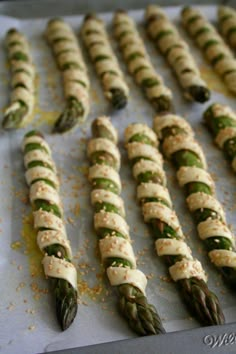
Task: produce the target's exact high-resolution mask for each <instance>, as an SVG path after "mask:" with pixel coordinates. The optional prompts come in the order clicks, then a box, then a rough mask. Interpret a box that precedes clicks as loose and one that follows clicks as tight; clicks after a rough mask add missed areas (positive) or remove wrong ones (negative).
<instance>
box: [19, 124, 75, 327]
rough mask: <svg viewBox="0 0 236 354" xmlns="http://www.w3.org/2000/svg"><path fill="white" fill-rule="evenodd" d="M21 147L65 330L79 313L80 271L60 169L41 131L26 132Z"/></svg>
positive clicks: (39, 234)
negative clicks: (75, 261) (65, 218)
mask: <svg viewBox="0 0 236 354" xmlns="http://www.w3.org/2000/svg"><path fill="white" fill-rule="evenodd" d="M22 150H23V153H24V165H25V168H26V173H25V178H26V182H27V184H28V186H29V188H30V192H29V197H30V202H31V204H32V207H33V210H34V213H33V214H34V228H35V229H36V230H37V244H38V247H39V248H40V250H41V251H42V252H43V254H44V257H43V260H42V264H43V268H44V273H45V276H46V277H47V278H49V279H50V283H51V285H52V292H53V296H54V298H55V303H56V314H57V319H58V322H59V324H60V326H61V328H62V330H65V329H67V328H68V327H69V326H70V325H71V323H72V322H73V320H74V318H75V316H76V313H77V272H76V268H75V266H74V265H73V264H72V263H71V258H72V253H71V248H70V244H69V241H68V239H67V235H66V229H65V226H64V223H63V219H62V218H63V209H62V204H61V200H60V196H59V181H58V177H57V171H56V167H55V164H54V162H53V160H52V156H51V149H50V147H49V145H48V144H47V142H46V141H45V140H44V137H43V135H42V134H41V133H40V132H38V131H30V132H29V133H27V134H26V135H25V137H24V139H23V144H22Z"/></svg>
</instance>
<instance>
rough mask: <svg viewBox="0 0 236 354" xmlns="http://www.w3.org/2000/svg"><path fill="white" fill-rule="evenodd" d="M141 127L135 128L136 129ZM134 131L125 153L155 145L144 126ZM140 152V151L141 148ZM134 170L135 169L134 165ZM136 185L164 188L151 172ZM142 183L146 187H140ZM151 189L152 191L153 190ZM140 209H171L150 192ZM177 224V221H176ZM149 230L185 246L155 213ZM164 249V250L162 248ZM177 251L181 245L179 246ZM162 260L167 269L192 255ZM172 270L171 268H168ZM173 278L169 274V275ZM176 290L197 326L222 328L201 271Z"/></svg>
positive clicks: (220, 315)
mask: <svg viewBox="0 0 236 354" xmlns="http://www.w3.org/2000/svg"><path fill="white" fill-rule="evenodd" d="M138 126H140V125H137V127H138ZM133 127H135V124H134V125H130V126H129V127H128V128H127V130H126V131H127V139H126V142H127V149H128V152H129V151H130V148H131V147H132V143H133V142H135V141H136V142H139V143H142V146H143V151H145V147H146V146H150V145H151V146H154V147H155V145H156V144H155V142H154V140H153V141H151V140H150V136H149V135H148V134H147V133H146V131H147V129H148V128H147V126H145V125H144V124H143V125H142V127H141V126H140V132H139V134H134V135H132V134H131V133H128V132H131V129H132V128H133ZM149 131H150V133H153V132H152V131H151V130H149ZM140 150H141V147H140ZM146 158H148V159H150V161H152V162H154V163H155V160H154V159H153V156H151V154H150V156H146ZM137 159H138V157H137V158H136V159H135V160H134V159H132V160H131V162H132V163H133V166H134V170H135V164H136V163H137ZM142 161H144V160H143V157H142V156H140V158H139V160H138V163H142ZM136 166H137V165H136ZM158 166H159V168H160V169H162V167H161V166H160V165H158V164H157V168H158ZM162 174H163V176H164V171H163V170H162ZM136 179H137V182H138V184H139V186H141V187H142V186H145V189H146V190H147V188H148V183H151V184H152V186H154V185H153V183H154V184H156V185H157V186H158V185H161V186H163V187H165V179H163V178H162V179H161V178H160V175H159V178H157V176H156V174H155V173H154V172H153V171H152V173H149V171H148V170H146V168H144V167H143V172H140V173H139V175H137V176H136ZM143 183H145V184H144V185H143ZM152 188H153V187H152ZM141 203H142V205H144V206H145V204H146V203H148V204H147V205H148V207H149V208H150V209H151V208H152V203H154V204H153V205H156V204H157V203H158V204H159V205H160V206H161V205H165V206H167V207H168V208H170V209H171V205H170V204H169V203H170V201H167V200H166V199H164V197H163V196H162V195H161V193H160V192H159V194H158V192H156V191H152V196H151V195H150V193H149V195H148V197H144V198H142V199H141ZM176 220H177V219H176ZM150 226H151V230H152V233H153V235H154V236H155V239H156V240H162V239H166V240H168V239H176V240H181V241H182V242H183V243H184V242H185V241H184V239H183V236H181V229H180V227H179V228H178V231H176V230H174V229H173V227H172V226H171V225H170V224H168V223H166V222H164V221H163V220H161V216H160V215H159V214H158V213H156V214H155V217H153V218H152V219H151V220H150ZM162 247H163V246H162ZM179 248H180V245H179ZM162 258H163V259H164V260H165V262H166V263H167V265H168V267H169V268H170V267H172V266H174V265H175V264H179V263H178V262H181V261H183V260H186V261H188V259H191V253H190V254H184V253H182V254H181V251H180V250H179V253H178V252H177V254H171V253H170V254H168V255H162ZM170 269H171V268H170ZM171 274H172V273H171ZM176 283H177V286H178V288H179V290H180V293H181V295H182V299H183V302H184V304H185V305H186V306H187V307H188V309H189V310H190V312H191V313H192V314H193V316H194V317H196V318H197V319H198V320H199V322H200V323H201V324H203V325H217V324H222V323H224V315H223V312H222V310H221V307H220V304H219V300H218V298H217V297H216V295H215V294H214V293H213V292H211V291H210V290H209V289H208V287H207V284H206V281H205V280H204V278H201V277H200V271H198V272H197V274H195V275H194V274H192V275H191V276H190V277H188V278H187V277H184V276H183V277H181V278H180V279H178V280H176Z"/></svg>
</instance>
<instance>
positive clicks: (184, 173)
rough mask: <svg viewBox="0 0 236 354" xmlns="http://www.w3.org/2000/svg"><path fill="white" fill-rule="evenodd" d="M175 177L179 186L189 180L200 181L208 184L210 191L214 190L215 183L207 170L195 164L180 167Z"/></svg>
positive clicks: (189, 181)
mask: <svg viewBox="0 0 236 354" xmlns="http://www.w3.org/2000/svg"><path fill="white" fill-rule="evenodd" d="M177 179H178V182H179V184H180V186H181V187H183V186H185V185H186V184H188V183H191V182H201V183H204V184H206V185H207V186H209V187H210V188H211V191H212V192H214V189H215V184H214V181H213V179H212V178H211V175H210V174H209V173H208V172H207V171H205V170H203V169H202V168H199V167H196V166H182V167H180V168H179V170H178V172H177Z"/></svg>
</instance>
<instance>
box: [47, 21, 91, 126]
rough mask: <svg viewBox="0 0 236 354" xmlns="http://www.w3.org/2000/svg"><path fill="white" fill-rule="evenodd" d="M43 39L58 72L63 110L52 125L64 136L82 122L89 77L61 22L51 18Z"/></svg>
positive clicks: (86, 109)
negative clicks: (46, 42)
mask: <svg viewBox="0 0 236 354" xmlns="http://www.w3.org/2000/svg"><path fill="white" fill-rule="evenodd" d="M46 39H47V41H48V43H49V45H50V47H51V48H52V51H53V54H54V56H55V58H56V62H57V64H58V67H59V69H60V71H61V75H62V79H63V88H64V96H65V101H66V104H65V109H64V110H63V112H62V113H61V114H60V116H59V117H58V119H57V120H56V122H55V124H54V128H53V131H54V132H55V133H65V132H67V131H70V130H72V129H74V128H75V127H76V126H78V124H80V123H82V122H83V121H84V120H85V119H86V117H87V115H88V112H89V78H88V75H87V69H86V66H85V63H84V60H83V57H82V54H81V50H80V47H79V44H78V42H77V39H76V37H75V34H74V33H73V31H72V28H71V27H70V26H69V25H68V24H67V23H66V22H64V21H63V20H62V19H58V18H55V19H51V20H50V21H49V22H48V25H47V28H46Z"/></svg>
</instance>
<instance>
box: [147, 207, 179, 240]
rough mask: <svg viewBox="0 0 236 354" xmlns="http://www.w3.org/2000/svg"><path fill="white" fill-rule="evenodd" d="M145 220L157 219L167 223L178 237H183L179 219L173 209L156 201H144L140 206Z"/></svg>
mask: <svg viewBox="0 0 236 354" xmlns="http://www.w3.org/2000/svg"><path fill="white" fill-rule="evenodd" d="M142 212H143V216H144V221H145V222H147V223H148V222H150V221H151V220H152V219H159V220H161V221H163V222H164V223H166V224H167V225H169V226H170V227H171V228H172V229H173V230H174V231H175V232H176V233H177V235H178V236H179V237H184V235H183V231H182V229H181V226H180V223H179V220H178V218H177V215H176V213H175V212H174V210H172V209H170V208H168V207H167V206H166V205H164V204H162V203H158V202H150V203H145V204H144V205H143V207H142Z"/></svg>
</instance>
